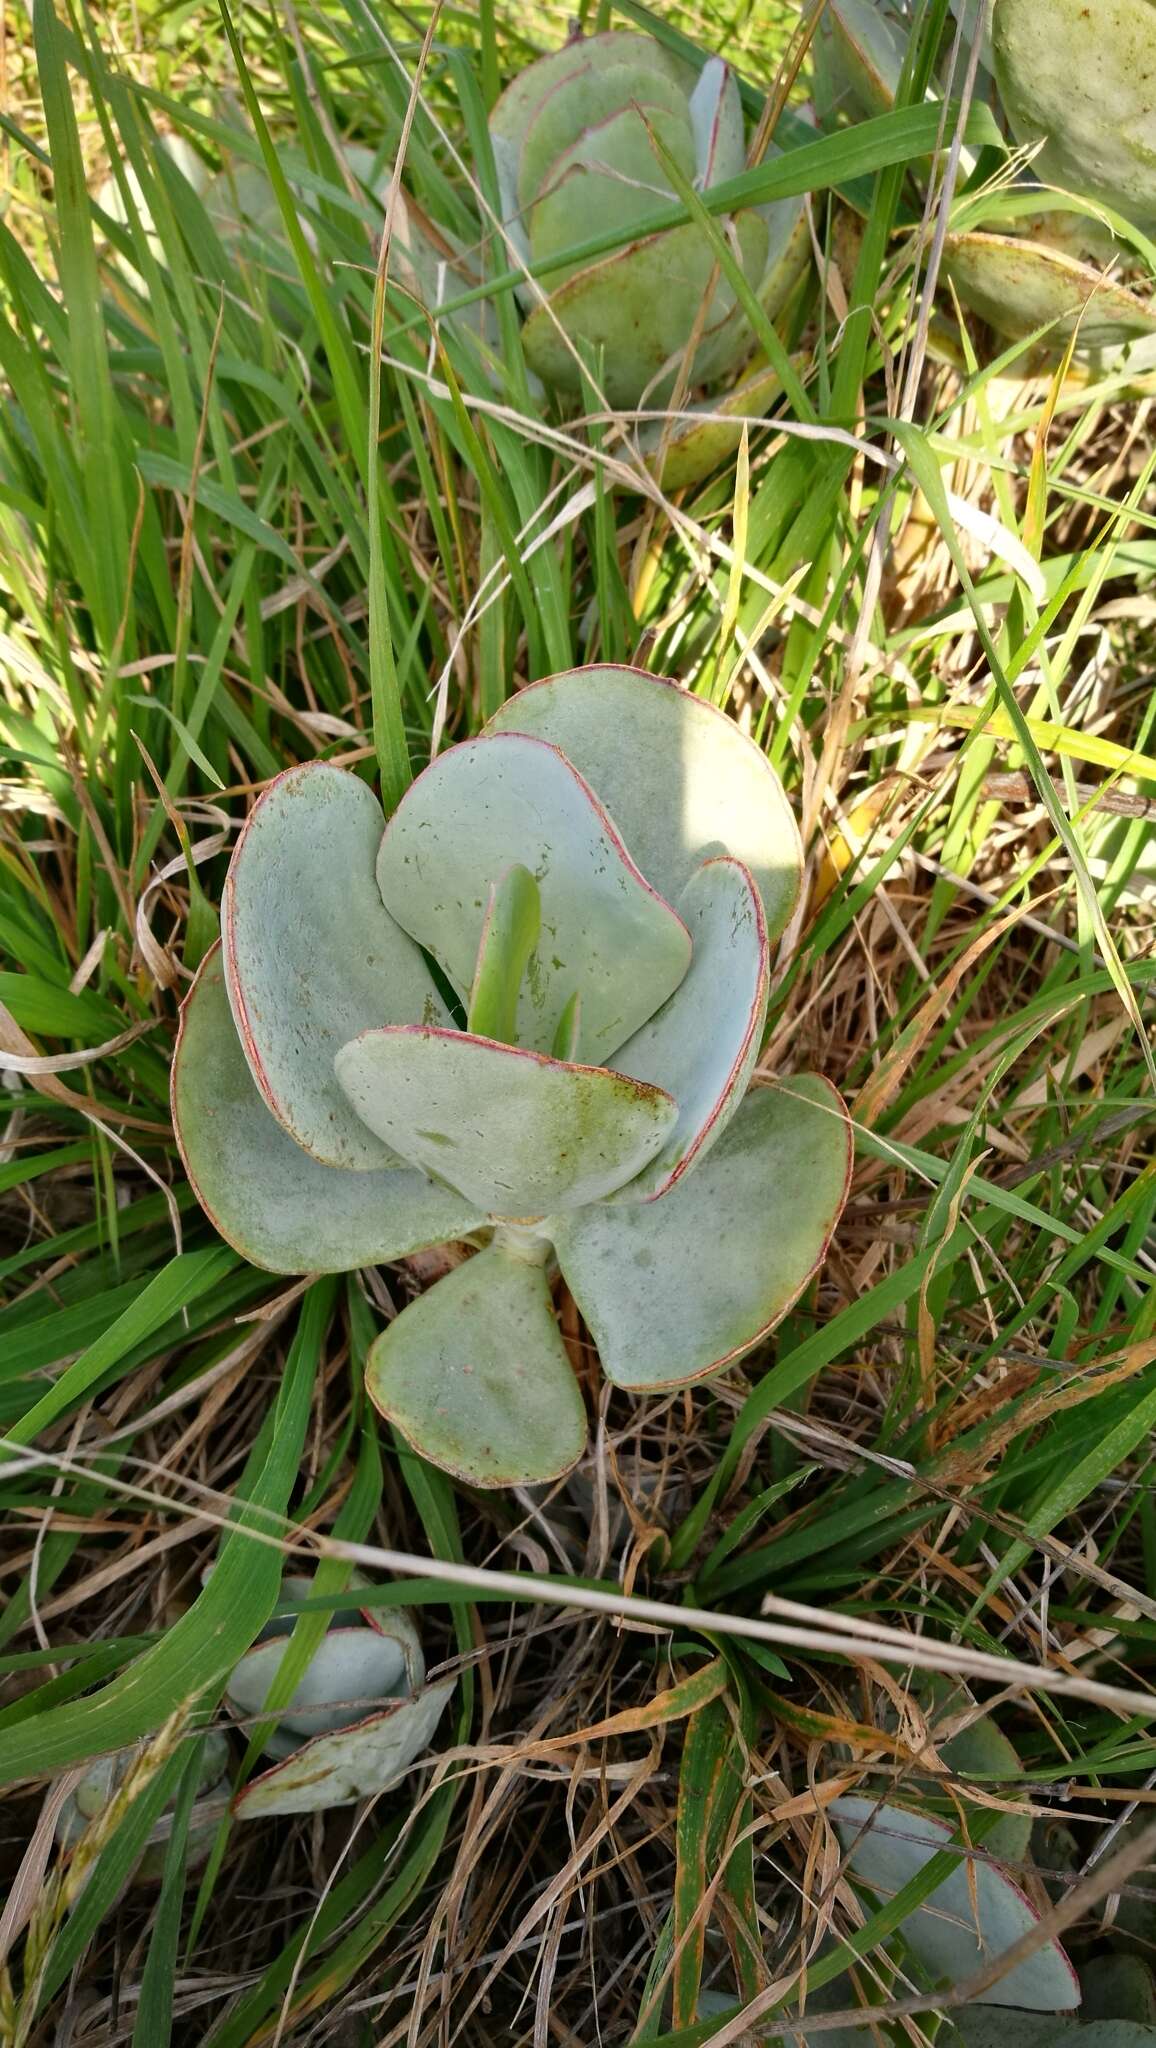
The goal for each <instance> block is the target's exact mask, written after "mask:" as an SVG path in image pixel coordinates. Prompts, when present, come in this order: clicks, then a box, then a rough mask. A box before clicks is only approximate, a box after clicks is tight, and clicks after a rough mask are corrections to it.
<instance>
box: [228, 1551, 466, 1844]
mask: <svg viewBox="0 0 1156 2048" xmlns="http://www.w3.org/2000/svg"><path fill="white" fill-rule="evenodd" d="M366 1583H367V1582H366V1581H365V1580H364V1579H361V1578H358V1577H356V1576H355V1577H354V1579H353V1581H352V1582H351V1587H350V1596H351V1598H352V1599H354V1600H356V1597H357V1592H358V1590H359V1589H363V1588H364V1587H365V1585H366ZM282 1589H283V1591H284V1593H285V1594H287V1595H288V1596H289V1598H291V1599H294V1600H304V1599H307V1598H308V1597H309V1594H310V1593H311V1591H312V1590H313V1581H312V1579H310V1578H307V1577H304V1576H300V1575H297V1574H293V1573H290V1574H288V1575H287V1576H286V1577H285V1579H284V1580H283V1582H282ZM292 1630H293V1623H292V1621H290V1620H284V1619H283V1620H275V1621H272V1622H270V1624H269V1626H268V1627H267V1628H266V1629H264V1630H263V1631H262V1633H261V1634H260V1635H259V1636H258V1638H257V1641H256V1642H255V1643H254V1645H253V1647H252V1649H251V1650H249V1651H247V1652H246V1654H245V1656H243V1657H242V1659H241V1661H240V1663H239V1664H238V1665H237V1666H236V1668H235V1670H234V1671H233V1672H232V1674H231V1676H230V1678H229V1681H228V1684H227V1686H226V1689H225V1703H226V1705H227V1706H228V1707H229V1709H230V1710H231V1712H232V1713H233V1714H235V1715H236V1716H237V1717H238V1719H242V1718H243V1719H245V1720H253V1719H259V1718H260V1717H261V1712H262V1709H263V1707H264V1705H265V1701H266V1699H267V1698H268V1695H269V1688H270V1686H271V1685H272V1684H273V1682H274V1680H275V1678H276V1677H277V1674H278V1672H279V1671H280V1669H281V1664H282V1661H283V1659H284V1656H285V1652H286V1649H287V1647H288V1639H289V1636H290V1635H291V1633H292ZM453 1690H454V1681H453V1679H452V1678H445V1679H441V1680H439V1681H438V1683H437V1684H435V1685H427V1684H426V1682H425V1660H424V1658H423V1656H422V1649H421V1642H420V1639H419V1637H418V1633H417V1630H416V1628H415V1627H414V1625H413V1622H412V1621H411V1620H410V1618H409V1616H408V1614H406V1613H405V1612H404V1611H403V1610H402V1609H401V1608H398V1609H396V1610H390V1609H385V1608H383V1609H377V1608H375V1607H357V1606H353V1607H349V1608H341V1609H339V1610H337V1611H336V1612H335V1613H334V1615H333V1618H332V1620H331V1622H330V1624H329V1627H328V1629H327V1630H326V1633H325V1635H324V1636H323V1638H322V1640H321V1643H320V1645H319V1647H318V1649H317V1650H316V1651H315V1652H314V1655H313V1657H312V1658H311V1660H310V1663H309V1667H308V1669H307V1671H306V1673H305V1676H304V1677H303V1678H302V1679H301V1681H300V1683H299V1684H298V1686H297V1687H296V1689H295V1690H294V1692H293V1695H292V1698H291V1699H290V1700H289V1702H288V1704H287V1705H286V1706H284V1707H281V1708H279V1709H278V1710H277V1716H276V1723H275V1726H274V1727H273V1728H272V1729H271V1732H270V1733H269V1735H268V1736H267V1738H266V1741H265V1745H264V1747H265V1753H266V1755H268V1756H270V1757H272V1758H273V1760H274V1761H273V1762H272V1763H271V1764H270V1765H269V1767H268V1768H267V1769H266V1770H264V1771H262V1772H261V1773H260V1774H259V1776H257V1777H255V1778H251V1779H250V1780H249V1782H248V1784H247V1785H245V1786H244V1787H243V1788H242V1790H241V1791H240V1792H239V1793H238V1794H237V1797H236V1799H235V1800H234V1802H233V1811H234V1813H235V1814H236V1815H237V1817H238V1819H241V1820H251V1819H254V1818H257V1817H265V1816H268V1815H270V1814H284V1813H317V1812H321V1811H328V1810H329V1808H330V1807H334V1806H349V1805H352V1804H353V1802H354V1801H355V1800H359V1799H370V1798H373V1797H375V1796H376V1795H377V1794H378V1793H380V1792H386V1791H388V1790H389V1788H390V1786H391V1785H394V1784H396V1783H397V1781H398V1779H399V1778H400V1777H402V1775H403V1774H404V1773H405V1772H406V1771H407V1770H408V1769H409V1767H410V1765H411V1764H412V1763H413V1762H414V1761H415V1760H416V1758H417V1757H419V1756H420V1755H421V1753H422V1751H423V1750H425V1749H428V1747H429V1744H430V1742H431V1741H432V1739H433V1735H434V1731H435V1729H436V1728H437V1725H438V1722H439V1721H440V1720H441V1717H442V1715H443V1713H444V1712H445V1709H446V1706H447V1704H448V1702H449V1699H450V1696H451V1694H452V1692H453Z"/></svg>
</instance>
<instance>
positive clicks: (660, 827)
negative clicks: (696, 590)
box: [486, 666, 803, 1022]
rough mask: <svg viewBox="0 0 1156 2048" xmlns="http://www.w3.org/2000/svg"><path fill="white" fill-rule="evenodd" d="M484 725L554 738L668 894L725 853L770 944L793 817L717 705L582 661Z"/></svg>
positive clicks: (781, 916)
mask: <svg viewBox="0 0 1156 2048" xmlns="http://www.w3.org/2000/svg"><path fill="white" fill-rule="evenodd" d="M486 731H487V732H488V733H493V732H526V733H533V734H535V735H536V736H537V737H538V738H540V739H545V740H551V741H552V742H553V744H554V745H555V746H556V747H560V748H561V750H562V752H563V753H564V754H565V756H566V758H567V760H568V761H571V762H572V763H573V765H574V767H575V768H576V769H577V770H578V772H579V774H580V775H582V776H584V777H585V779H586V781H587V782H588V783H589V784H590V785H591V787H592V788H593V789H595V790H596V791H597V793H598V796H599V798H600V800H601V802H602V803H604V804H605V806H606V808H607V810H608V811H609V813H610V815H611V817H612V818H613V819H614V820H615V821H616V823H617V825H618V828H619V830H620V831H621V832H622V834H623V836H624V838H625V840H626V843H627V845H628V846H629V847H630V850H631V852H632V854H633V855H634V858H635V860H636V861H637V862H638V864H639V866H640V867H641V869H642V872H643V874H644V875H646V876H647V878H648V880H649V881H650V882H651V883H653V885H654V887H655V888H656V889H660V890H661V892H662V894H663V896H664V897H665V898H666V899H667V900H668V901H669V902H672V903H673V902H677V900H678V898H679V897H680V896H681V894H682V892H683V890H684V889H685V888H686V885H687V883H688V882H689V880H690V878H691V876H692V874H693V873H694V871H695V869H696V868H697V867H700V866H701V864H702V862H703V861H704V860H709V859H710V858H711V856H712V855H714V854H721V853H729V854H733V856H734V858H735V859H736V860H741V861H742V863H743V866H744V867H747V868H749V869H750V871H751V873H752V875H753V876H754V878H755V882H756V884H757V886H758V889H759V893H760V895H761V896H762V899H763V910H764V913H765V915H766V920H767V938H768V942H769V943H770V944H771V945H773V944H774V942H775V940H776V939H777V938H778V937H779V934H780V933H781V932H782V930H783V928H784V926H785V925H786V923H787V920H788V918H789V917H790V915H791V912H792V911H793V909H794V907H795V902H796V899H797V897H798V894H799V888H800V885H801V882H802V875H803V849H802V846H801V844H800V840H799V828H798V826H797V825H796V823H795V820H794V816H793V815H792V812H791V807H790V805H789V804H788V802H787V799H786V795H785V793H784V790H783V786H782V783H781V782H780V781H779V778H778V776H777V775H776V774H775V771H774V769H773V768H772V767H771V764H770V762H769V761H768V760H767V757H766V755H765V754H764V753H763V752H762V750H761V749H760V748H759V747H756V746H755V744H754V742H753V741H752V740H749V739H747V738H746V737H745V735H744V734H743V733H741V732H740V731H739V729H738V727H737V725H736V724H735V723H734V720H733V719H730V718H728V717H727V716H726V714H725V713H724V712H722V711H718V710H716V709H715V707H714V706H713V705H712V704H708V703H706V702H705V700H704V699H703V698H702V697H692V696H691V694H690V692H689V691H687V690H684V689H682V688H681V687H680V686H679V684H677V683H672V682H668V681H667V680H666V678H665V677H663V676H653V675H650V674H648V673H647V672H646V671H645V670H643V669H638V668H624V667H623V668H619V667H610V666H606V667H593V668H579V669H570V670H568V671H567V672H566V673H565V674H563V675H558V676H549V677H547V678H546V679H545V680H544V681H543V682H540V683H531V684H530V686H529V688H528V689H524V690H519V691H518V693H517V695H516V696H514V697H511V698H510V699H509V700H508V702H507V703H505V704H504V705H503V706H502V708H501V710H500V711H499V712H498V713H497V714H496V716H495V717H494V718H492V719H491V720H490V723H489V725H488V726H487V727H486ZM641 1021H642V1020H640V1022H641Z"/></svg>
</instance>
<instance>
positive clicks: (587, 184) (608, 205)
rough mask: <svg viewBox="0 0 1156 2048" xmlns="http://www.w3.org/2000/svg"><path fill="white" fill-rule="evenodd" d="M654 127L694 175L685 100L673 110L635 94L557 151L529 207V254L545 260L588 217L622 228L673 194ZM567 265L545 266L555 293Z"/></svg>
mask: <svg viewBox="0 0 1156 2048" xmlns="http://www.w3.org/2000/svg"><path fill="white" fill-rule="evenodd" d="M651 129H653V131H654V133H655V135H657V137H658V138H659V140H660V141H661V143H662V144H663V146H664V147H665V148H666V149H668V150H669V151H670V153H671V155H672V156H673V157H674V159H675V161H676V163H678V164H679V166H680V168H681V170H682V171H683V173H684V175H685V176H686V177H688V178H690V177H693V175H694V139H693V137H692V135H691V130H690V122H689V119H688V117H687V111H686V107H685V104H683V105H680V106H677V107H676V109H675V110H674V111H672V110H671V109H670V108H668V107H662V106H655V105H653V104H652V103H648V101H647V100H646V99H645V98H643V97H641V96H640V98H639V100H638V102H637V104H635V105H633V106H627V107H625V108H623V109H622V111H621V112H620V113H616V114H613V115H611V117H610V118H609V119H608V120H602V121H601V122H600V123H599V125H598V126H597V127H595V128H590V129H586V130H584V131H583V133H582V134H581V135H580V136H579V138H578V140H577V142H575V143H574V144H573V145H572V147H571V148H570V149H567V150H564V151H563V152H562V155H561V156H560V157H559V158H558V159H557V161H556V163H555V164H554V166H553V168H552V169H551V171H550V173H549V177H548V179H547V182H546V186H545V189H544V190H543V192H542V195H541V197H540V198H537V199H535V200H534V202H533V204H532V205H531V206H530V209H529V227H530V257H531V260H532V261H533V262H535V263H545V262H547V261H548V260H549V258H550V257H551V256H556V255H558V254H560V253H562V252H563V251H564V250H566V249H568V248H570V247H571V246H572V245H573V244H574V243H576V242H581V241H582V240H583V239H584V237H585V236H587V235H588V234H589V233H590V222H591V221H592V220H597V221H599V222H600V223H601V224H602V225H603V226H604V227H605V228H607V229H610V228H612V227H618V228H622V229H623V230H626V229H629V228H630V227H632V226H633V224H634V222H635V221H636V220H643V219H645V217H646V215H647V214H648V213H653V212H654V209H655V207H656V206H661V205H662V204H663V202H664V201H666V202H667V203H669V202H670V201H671V200H672V198H673V187H672V185H671V184H670V181H669V179H668V178H667V176H666V173H665V172H664V170H663V168H662V164H661V161H660V159H659V157H658V155H657V153H656V151H655V148H654V144H653V143H652V141H651V137H650V132H649V131H650V130H651ZM578 268H581V266H580V265H572V266H571V267H570V269H569V270H566V269H562V270H555V271H552V272H551V275H550V281H549V286H550V290H551V292H553V291H555V290H556V289H557V288H558V286H559V285H560V284H561V283H562V282H563V281H564V279H565V278H566V277H567V276H570V275H572V274H573V272H574V270H575V269H578Z"/></svg>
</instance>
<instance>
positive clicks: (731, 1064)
mask: <svg viewBox="0 0 1156 2048" xmlns="http://www.w3.org/2000/svg"><path fill="white" fill-rule="evenodd" d="M678 909H679V912H680V915H681V916H683V917H684V918H685V919H686V923H687V928H688V930H689V932H690V935H691V939H692V942H693V945H694V952H693V954H692V956H691V964H690V972H689V974H688V975H687V977H686V980H685V981H684V982H683V983H682V985H681V987H679V988H677V989H676V990H675V992H674V994H673V995H672V996H671V997H670V999H669V1001H668V1002H666V1003H665V1004H664V1005H663V1007H662V1009H661V1010H660V1011H659V1012H658V1014H657V1016H655V1017H652V1018H651V1019H650V1022H649V1023H648V1024H644V1025H643V1027H642V1030H641V1031H639V1032H637V1033H636V1034H635V1036H634V1037H633V1038H631V1039H628V1040H627V1043H626V1044H625V1045H624V1046H622V1047H621V1048H620V1049H619V1051H618V1053H617V1054H616V1055H615V1065H616V1067H617V1068H618V1069H619V1071H620V1072H621V1073H623V1074H630V1075H632V1076H633V1077H634V1079H635V1080H638V1081H655V1082H657V1083H658V1085H659V1087H661V1088H665V1089H666V1090H667V1092H668V1094H670V1095H672V1096H673V1097H674V1099H675V1101H676V1102H677V1104H678V1122H677V1124H676V1125H675V1127H674V1130H673V1131H672V1132H671V1135H670V1137H669V1138H668V1139H667V1141H666V1144H665V1145H664V1146H663V1148H662V1151H661V1152H660V1153H659V1155H658V1157H657V1159H655V1160H652V1162H651V1164H650V1165H649V1166H648V1167H645V1168H644V1169H643V1171H642V1173H640V1174H639V1175H638V1177H637V1178H636V1179H635V1180H633V1181H632V1182H631V1183H630V1185H629V1186H628V1187H627V1188H624V1189H623V1190H622V1196H621V1199H629V1198H630V1197H632V1196H636V1197H642V1196H644V1195H645V1196H655V1195H659V1194H661V1193H662V1192H663V1190H664V1189H666V1188H668V1187H670V1186H671V1185H672V1184H673V1182H675V1181H676V1180H678V1179H679V1178H680V1177H681V1175H682V1174H683V1173H685V1172H687V1171H689V1170H690V1169H691V1168H692V1167H694V1168H697V1166H698V1164H699V1163H700V1162H701V1161H702V1159H703V1157H704V1156H705V1154H706V1152H707V1150H708V1149H709V1147H710V1146H711V1145H712V1144H714V1142H715V1140H716V1139H717V1138H720V1137H721V1136H722V1134H723V1132H724V1130H725V1129H726V1127H727V1124H728V1122H729V1121H730V1118H731V1117H732V1116H733V1115H734V1113H735V1111H736V1109H737V1108H738V1106H739V1103H740V1102H741V1101H742V1098H743V1096H744V1094H745V1093H746V1088H747V1083H748V1082H749V1080H750V1078H751V1072H752V1069H753V1067H754V1064H755V1061H756V1059H757V1058H758V1054H759V1043H760V1039H761V1035H762V1029H763V1024H764V1021H765V1019H766V1014H767V991H768V987H769V983H770V975H769V955H768V950H767V931H766V921H765V919H764V917H763V907H762V903H761V901H760V898H759V892H758V890H757V889H756V888H755V885H754V881H753V879H752V877H751V875H750V872H749V870H748V869H747V868H744V867H743V866H742V864H741V863H740V862H739V861H736V860H729V859H718V860H711V861H705V862H704V863H703V865H702V867H701V868H699V869H698V870H697V872H696V873H695V874H693V875H692V876H691V878H690V881H689V882H688V883H687V885H686V888H685V889H684V891H683V893H682V895H681V896H680V898H679V902H678Z"/></svg>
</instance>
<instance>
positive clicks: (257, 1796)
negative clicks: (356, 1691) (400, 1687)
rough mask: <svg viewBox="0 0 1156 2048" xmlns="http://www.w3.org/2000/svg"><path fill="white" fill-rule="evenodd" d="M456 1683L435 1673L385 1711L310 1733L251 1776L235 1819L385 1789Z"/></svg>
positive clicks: (321, 1807)
mask: <svg viewBox="0 0 1156 2048" xmlns="http://www.w3.org/2000/svg"><path fill="white" fill-rule="evenodd" d="M453 1689H454V1681H453V1679H452V1678H444V1679H440V1680H439V1681H438V1682H437V1684H436V1685H427V1686H426V1687H425V1688H424V1689H423V1690H422V1691H421V1692H419V1693H415V1694H414V1696H413V1698H412V1699H406V1700H398V1701H397V1702H396V1704H395V1705H393V1706H390V1707H387V1708H386V1709H385V1711H384V1712H383V1713H380V1714H371V1715H369V1716H368V1718H367V1719H365V1720H363V1721H355V1722H354V1723H353V1724H352V1726H350V1727H346V1728H340V1729H338V1730H336V1731H335V1732H334V1733H333V1734H330V1735H315V1736H314V1738H313V1740H312V1741H311V1742H305V1743H303V1744H302V1745H301V1747H300V1749H295V1750H294V1751H293V1753H292V1755H290V1756H288V1757H286V1759H285V1761H284V1762H283V1763H278V1764H274V1765H273V1767H272V1769H271V1770H268V1771H263V1772H262V1773H261V1775H260V1777H257V1778H253V1779H251V1780H250V1782H249V1784H248V1785H246V1786H245V1788H244V1790H243V1791H242V1792H240V1793H239V1794H238V1796H237V1798H236V1799H235V1800H234V1802H233V1811H234V1813H235V1814H236V1816H237V1818H238V1820H254V1819H258V1818H261V1817H264V1816H267V1815H269V1814H280V1813H320V1812H328V1810H329V1808H330V1807H334V1806H351V1805H353V1803H354V1802H355V1801H356V1800H359V1799H372V1798H375V1797H376V1796H377V1794H378V1793H380V1792H388V1790H389V1788H390V1786H391V1785H395V1784H396V1783H397V1781H398V1779H399V1778H401V1777H402V1776H404V1774H405V1772H406V1771H407V1770H408V1769H409V1767H410V1765H411V1764H412V1763H414V1762H415V1761H416V1760H417V1758H418V1757H419V1756H420V1755H421V1753H422V1751H423V1750H425V1749H428V1748H429V1745H430V1743H431V1742H432V1740H433V1737H434V1734H435V1732H436V1729H437V1725H438V1722H439V1721H440V1720H441V1717H442V1715H443V1714H444V1712H445V1710H446V1706H447V1705H448V1703H449V1700H450V1697H451V1695H452V1693H453Z"/></svg>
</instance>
